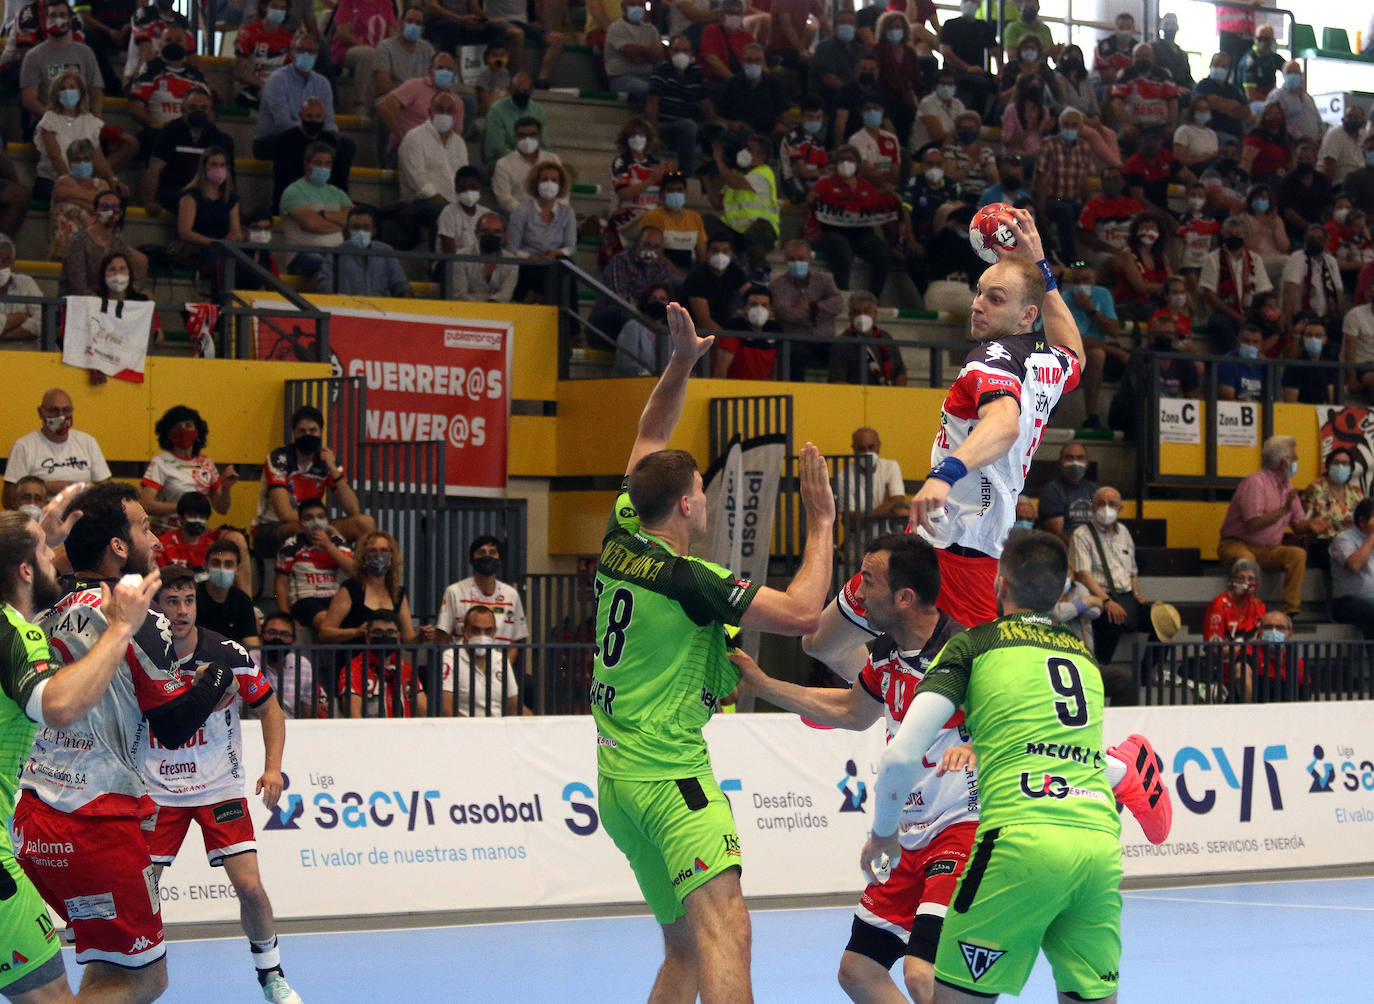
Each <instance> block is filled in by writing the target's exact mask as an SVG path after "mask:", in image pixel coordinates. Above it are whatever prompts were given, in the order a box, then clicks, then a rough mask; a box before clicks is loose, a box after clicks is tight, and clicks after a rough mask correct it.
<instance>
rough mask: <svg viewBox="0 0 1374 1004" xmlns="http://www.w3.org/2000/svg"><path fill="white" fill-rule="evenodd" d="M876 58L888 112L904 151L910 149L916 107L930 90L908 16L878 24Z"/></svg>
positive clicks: (885, 18)
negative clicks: (913, 43) (913, 42)
mask: <svg viewBox="0 0 1374 1004" xmlns="http://www.w3.org/2000/svg"><path fill="white" fill-rule="evenodd" d="M873 54H874V55H875V56H877V57H878V83H879V85H880V86H879V90H880V91H881V92H882V94H883V105H884V110H885V111H886V112H887V118H888V121H890V122H891V123H892V131H893V132H895V133H896V134H897V139H899V140H900V141H901V144H902V149H906V145H907V143H909V142H910V141H911V127H912V125H913V124H914V123H915V121H916V103H917V101H918V99H920V98H921V97H923V96H924V95H925V93H926V92H927V91H929V90H930V87H929V86H927V84H926V78H925V75H924V73H923V72H922V70H921V64H920V57H919V56H917V55H916V50H915V49H914V48H913V47H912V45H911V25H910V23H908V21H907V19H906V15H905V14H899V13H897V12H896V11H893V12H890V13H888V14H884V15H883V17H882V19H881V20H880V21H879V22H878V44H877V45H875V46H874V47H873Z"/></svg>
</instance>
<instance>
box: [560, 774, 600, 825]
mask: <svg viewBox="0 0 1374 1004" xmlns="http://www.w3.org/2000/svg"><path fill="white" fill-rule="evenodd" d="M574 796H580V797H582V798H586V799H591V798H594V797H595V796H594V795H593V794H592V789H591V788H588V787H587V786H586V785H585V784H583V783H582V782H581V781H570V782H569V783H568V784H565V785H564V786H563V801H565V802H567V803H568V808H569V809H570V810H571V811H572V812H574V813H575V814H576V815H577V816H579V817H580V818H578V819H574V818H573V817H572V816H568V817H567V818H566V819H564V820H563V822H564V823H566V824H567V827H568V829H570V830H572V831H573V832H574V833H576V834H577V835H578V836H580V837H586V836H590V835H591V834H593V833H595V832H596V830H597V827H598V826H600V825H601V817H599V816H598V815H597V814H596V809H594V808H592V806H591V805H590V804H588V803H587V802H577V801H574V800H573V798H574Z"/></svg>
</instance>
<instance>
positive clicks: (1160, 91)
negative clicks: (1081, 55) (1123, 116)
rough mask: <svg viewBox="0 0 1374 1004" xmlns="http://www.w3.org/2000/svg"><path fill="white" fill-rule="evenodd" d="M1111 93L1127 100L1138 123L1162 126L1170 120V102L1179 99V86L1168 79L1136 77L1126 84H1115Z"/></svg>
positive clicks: (1130, 112)
mask: <svg viewBox="0 0 1374 1004" xmlns="http://www.w3.org/2000/svg"><path fill="white" fill-rule="evenodd" d="M1111 94H1112V97H1114V98H1118V99H1120V100H1121V101H1123V102H1125V105H1126V111H1127V112H1128V113H1129V115H1130V118H1131V121H1132V122H1134V123H1136V125H1138V126H1141V127H1144V126H1162V125H1164V124H1165V123H1166V122H1168V121H1169V102H1170V101H1175V100H1177V99H1178V87H1177V86H1176V85H1175V84H1173V83H1172V82H1170V81H1168V80H1151V79H1150V78H1149V77H1135V78H1134V79H1132V80H1128V81H1126V83H1124V84H1114V85H1113V86H1112V89H1111Z"/></svg>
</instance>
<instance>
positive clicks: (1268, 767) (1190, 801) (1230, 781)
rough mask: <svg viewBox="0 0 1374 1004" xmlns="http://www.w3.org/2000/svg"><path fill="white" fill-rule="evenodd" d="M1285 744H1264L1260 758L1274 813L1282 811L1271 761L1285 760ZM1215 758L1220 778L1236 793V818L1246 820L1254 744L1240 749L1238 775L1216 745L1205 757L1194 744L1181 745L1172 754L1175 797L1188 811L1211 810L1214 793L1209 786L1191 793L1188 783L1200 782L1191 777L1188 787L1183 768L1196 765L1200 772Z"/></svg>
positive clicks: (1251, 799)
mask: <svg viewBox="0 0 1374 1004" xmlns="http://www.w3.org/2000/svg"><path fill="white" fill-rule="evenodd" d="M1287 759H1288V747H1287V746H1285V745H1283V744H1282V743H1276V744H1274V745H1272V746H1266V747H1264V751H1263V753H1262V754H1261V757H1260V761H1261V763H1262V764H1263V765H1264V778H1265V781H1266V782H1267V785H1268V788H1269V803H1270V805H1271V806H1272V807H1273V809H1274V811H1275V812H1281V811H1282V810H1283V795H1282V793H1281V792H1280V791H1279V775H1278V771H1276V770H1275V769H1274V765H1273V761H1276V760H1287ZM1213 760H1215V761H1216V767H1217V770H1219V771H1220V772H1221V777H1222V780H1224V781H1225V782H1226V784H1227V786H1228V787H1230V788H1234V789H1235V790H1237V791H1239V792H1240V821H1241V822H1242V823H1248V822H1249V821H1250V816H1251V807H1252V804H1253V802H1254V795H1255V747H1254V746H1246V747H1245V748H1244V750H1243V751H1242V752H1241V758H1240V777H1239V778H1237V777H1236V772H1235V770H1234V769H1233V768H1232V766H1231V759H1230V757H1228V756H1227V754H1226V751H1225V750H1224V749H1222V748H1221V747H1220V746H1213V747H1212V756H1211V758H1210V759H1209V758H1208V756H1207V754H1206V753H1204V752H1203V751H1202V750H1200V749H1198V748H1197V747H1196V746H1184V747H1183V748H1182V749H1180V750H1179V751H1178V752H1177V753H1175V754H1174V774H1175V775H1176V777H1175V780H1174V788H1175V790H1176V791H1177V792H1178V799H1179V801H1180V802H1182V803H1183V804H1184V806H1186V807H1187V809H1188V811H1189V812H1195V813H1197V814H1198V815H1200V816H1201V815H1205V814H1206V813H1208V812H1211V811H1212V807H1213V806H1214V805H1216V801H1217V793H1216V791H1215V790H1213V789H1212V788H1205V789H1201V790H1200V791H1199V792H1198V793H1197V794H1194V793H1193V787H1192V786H1200V785H1201V784H1203V781H1202V780H1201V779H1195V780H1194V781H1193V782H1192V785H1191V786H1190V784H1189V782H1188V778H1187V770H1188V768H1189V767H1190V766H1192V767H1196V768H1197V770H1198V771H1200V772H1210V771H1211V770H1212V761H1213Z"/></svg>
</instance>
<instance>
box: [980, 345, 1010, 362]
mask: <svg viewBox="0 0 1374 1004" xmlns="http://www.w3.org/2000/svg"><path fill="white" fill-rule="evenodd" d="M987 346H988V347H987V351H986V352H985V353H984V355H985V356H986V357H987V358H988V359H994V360H996V359H1010V358H1011V353H1010V352H1008V351H1007V347H1006V346H1005V345H1003V344H1002V343H1001V342H988V343H987Z"/></svg>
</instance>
